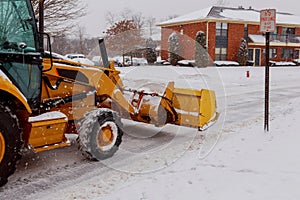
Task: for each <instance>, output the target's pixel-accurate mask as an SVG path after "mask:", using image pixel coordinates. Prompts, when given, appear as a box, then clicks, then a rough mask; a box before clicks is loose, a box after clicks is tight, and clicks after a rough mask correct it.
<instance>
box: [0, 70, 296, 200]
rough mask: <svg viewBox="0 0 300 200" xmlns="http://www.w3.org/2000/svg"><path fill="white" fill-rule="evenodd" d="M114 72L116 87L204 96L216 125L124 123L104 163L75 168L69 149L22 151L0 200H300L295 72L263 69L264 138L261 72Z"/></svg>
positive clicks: (77, 162)
mask: <svg viewBox="0 0 300 200" xmlns="http://www.w3.org/2000/svg"><path fill="white" fill-rule="evenodd" d="M119 69H120V71H121V72H122V79H123V81H124V83H125V85H126V86H128V87H137V89H138V88H144V87H146V86H147V87H149V85H150V83H151V84H153V83H156V85H159V86H161V85H163V84H165V83H166V82H168V81H175V83H176V84H175V86H176V87H192V88H196V89H200V88H203V87H205V88H209V89H213V90H215V91H216V93H217V99H218V106H219V112H220V113H221V116H220V119H219V120H218V122H217V123H216V124H215V125H214V126H212V127H211V128H210V129H208V130H206V131H204V132H198V131H197V130H194V129H191V128H184V127H183V128H180V127H177V126H173V125H167V126H165V127H163V128H157V127H153V126H149V125H144V124H141V123H133V122H130V121H127V120H126V121H125V120H124V125H125V130H126V131H127V133H128V134H127V135H125V136H124V141H123V143H122V144H121V147H120V151H118V152H117V154H116V155H115V156H114V157H113V158H111V159H109V160H107V161H105V162H91V161H87V160H84V159H83V157H82V156H81V155H80V153H79V152H78V151H77V150H76V148H77V146H76V145H73V146H72V147H68V148H64V149H58V150H53V151H48V152H42V153H40V154H33V153H31V152H25V153H24V156H23V159H22V160H21V162H20V163H19V165H18V169H17V171H16V173H15V174H14V175H13V176H12V177H11V178H10V179H9V183H8V184H7V185H5V186H4V187H2V188H0V199H23V200H24V199H64V200H65V199H95V200H98V199H101V200H102V199H107V200H108V199H113V200H117V199H121V200H123V199H130V200H135V199H136V200H140V199H149V200H150V199H151V200H152V199H153V200H154V199H155V200H157V199H159V200H160V199H161V200H168V199H172V200H174V199H178V200H180V199H197V200H198V199H206V200H210V199H211V200H219V199H243V200H245V199H246V200H247V199H249V200H250V199H251V200H253V199H264V200H265V199H272V200H277V199H278V200H282V199H286V200H287V199H288V200H293V199H295V200H296V199H299V198H300V191H299V189H298V186H299V185H300V160H299V158H300V145H298V143H299V141H300V135H299V134H298V129H299V128H300V125H299V124H298V123H299V118H300V110H299V109H298V108H299V106H300V81H299V77H300V68H299V67H276V68H271V88H270V89H271V92H270V100H271V103H270V132H265V131H264V127H263V125H264V68H258V67H255V68H249V67H232V68H230V67H224V68H215V67H211V68H205V69H195V68H187V67H176V68H175V67H171V66H162V67H161V66H141V67H128V68H119ZM247 70H249V71H250V78H246V71H247ZM150 89H151V88H150ZM152 89H155V87H154V88H152Z"/></svg>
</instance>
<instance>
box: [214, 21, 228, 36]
mask: <svg viewBox="0 0 300 200" xmlns="http://www.w3.org/2000/svg"><path fill="white" fill-rule="evenodd" d="M227 32H228V25H227V23H221V22H216V36H224V37H227Z"/></svg>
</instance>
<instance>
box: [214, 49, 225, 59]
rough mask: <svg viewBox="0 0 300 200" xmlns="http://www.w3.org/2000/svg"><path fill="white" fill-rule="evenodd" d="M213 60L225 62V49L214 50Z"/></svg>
mask: <svg viewBox="0 0 300 200" xmlns="http://www.w3.org/2000/svg"><path fill="white" fill-rule="evenodd" d="M215 60H217V61H219V60H227V48H216V50H215Z"/></svg>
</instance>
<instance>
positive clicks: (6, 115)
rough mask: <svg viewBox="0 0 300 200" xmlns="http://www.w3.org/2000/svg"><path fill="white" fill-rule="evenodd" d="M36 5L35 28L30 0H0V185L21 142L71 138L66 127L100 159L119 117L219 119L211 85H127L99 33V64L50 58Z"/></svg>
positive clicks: (112, 142) (118, 130)
mask: <svg viewBox="0 0 300 200" xmlns="http://www.w3.org/2000/svg"><path fill="white" fill-rule="evenodd" d="M40 6H41V7H40V19H39V22H40V27H39V28H40V29H39V30H38V27H37V23H36V20H35V16H34V13H33V9H32V5H31V2H30V0H0V27H1V28H0V186H2V185H4V184H5V183H6V182H7V179H8V177H9V176H10V175H12V174H13V173H14V171H15V169H16V163H17V161H18V159H20V158H21V155H20V151H21V149H22V148H28V149H31V150H32V151H34V152H41V151H46V150H51V149H56V148H61V147H66V146H69V145H70V142H69V141H68V139H67V137H66V133H77V134H78V139H77V140H78V143H79V148H80V150H81V151H82V153H83V155H85V156H86V157H87V158H89V159H92V160H101V159H106V158H109V157H111V156H112V155H113V154H114V153H115V152H116V151H117V149H118V147H119V145H120V144H121V142H122V135H123V131H122V122H121V118H129V119H132V120H135V121H139V122H144V123H149V124H154V125H156V126H162V125H165V124H167V123H171V124H176V125H183V126H189V127H195V128H198V129H200V130H202V129H205V128H206V127H208V126H209V125H210V123H212V122H214V121H216V120H217V118H218V114H217V112H216V97H215V93H214V91H211V90H206V89H202V90H194V89H185V88H175V87H174V83H173V82H170V83H169V84H168V85H167V87H166V89H165V91H164V92H162V93H155V92H150V91H144V90H135V89H128V88H125V87H124V86H123V84H122V81H121V79H120V77H119V71H117V70H116V69H115V68H114V64H113V62H109V61H108V60H107V55H106V50H105V45H104V40H103V39H100V40H99V45H100V50H101V53H102V59H103V66H102V67H93V66H86V65H82V64H80V63H77V62H72V61H69V60H63V59H55V58H53V56H52V53H51V49H50V53H46V52H45V51H44V49H43V40H44V36H45V35H46V36H47V34H45V33H43V13H42V11H43V8H42V6H43V0H41V1H40ZM47 41H48V43H49V46H51V45H50V39H49V37H48V40H47ZM124 93H130V94H131V95H130V98H126V97H125V95H124ZM154 98H155V99H156V101H155V102H156V104H153V102H152V101H150V99H154Z"/></svg>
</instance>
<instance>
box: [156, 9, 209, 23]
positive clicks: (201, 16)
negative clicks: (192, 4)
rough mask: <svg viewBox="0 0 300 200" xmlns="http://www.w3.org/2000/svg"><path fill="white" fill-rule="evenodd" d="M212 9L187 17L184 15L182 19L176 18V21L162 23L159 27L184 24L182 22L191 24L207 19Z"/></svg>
mask: <svg viewBox="0 0 300 200" xmlns="http://www.w3.org/2000/svg"><path fill="white" fill-rule="evenodd" d="M211 9H212V7H209V8H204V9H201V10H198V11H195V12H192V13H189V14H186V15H182V16H180V17H176V18H174V19H170V20H168V21H165V22H162V23H160V24H158V25H159V26H164V25H169V24H175V23H182V22H189V21H195V20H201V19H205V18H206V17H207V16H208V14H209V12H210V11H211Z"/></svg>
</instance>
